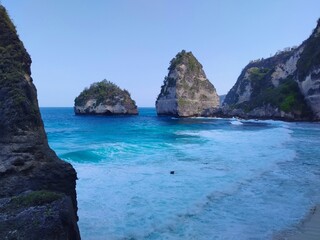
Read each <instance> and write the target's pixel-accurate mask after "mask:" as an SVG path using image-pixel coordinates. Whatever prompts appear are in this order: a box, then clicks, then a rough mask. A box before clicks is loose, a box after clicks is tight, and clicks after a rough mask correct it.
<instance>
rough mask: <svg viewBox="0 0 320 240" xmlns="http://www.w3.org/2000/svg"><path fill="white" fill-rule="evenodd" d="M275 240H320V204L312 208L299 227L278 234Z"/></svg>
mask: <svg viewBox="0 0 320 240" xmlns="http://www.w3.org/2000/svg"><path fill="white" fill-rule="evenodd" d="M272 239H273V240H318V239H320V204H317V205H315V206H314V207H312V208H311V209H310V210H309V212H308V213H307V214H306V216H305V217H304V218H303V219H302V220H301V221H300V223H298V224H297V225H294V226H292V228H288V229H286V230H283V231H281V232H279V233H276V234H275V235H274V237H273V238H272Z"/></svg>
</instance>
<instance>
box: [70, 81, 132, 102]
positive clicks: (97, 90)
mask: <svg viewBox="0 0 320 240" xmlns="http://www.w3.org/2000/svg"><path fill="white" fill-rule="evenodd" d="M91 99H95V100H96V105H99V104H100V103H106V102H107V103H108V104H112V105H115V104H117V103H118V102H120V103H121V104H126V103H128V104H134V105H135V101H134V100H132V99H131V97H130V93H129V92H128V91H127V90H126V89H124V90H122V89H121V88H120V87H118V86H117V85H116V84H114V83H113V82H110V81H108V80H106V79H104V80H103V81H101V82H96V83H93V84H91V85H90V87H89V88H85V89H84V90H83V91H82V92H81V93H80V95H79V96H78V97H76V99H75V100H74V103H75V105H76V106H82V105H85V104H86V102H87V101H89V100H91Z"/></svg>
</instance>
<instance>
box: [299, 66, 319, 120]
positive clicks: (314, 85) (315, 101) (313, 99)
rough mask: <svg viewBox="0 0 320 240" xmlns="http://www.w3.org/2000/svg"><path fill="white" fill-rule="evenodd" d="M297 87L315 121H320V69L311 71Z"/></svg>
mask: <svg viewBox="0 0 320 240" xmlns="http://www.w3.org/2000/svg"><path fill="white" fill-rule="evenodd" d="M299 86H300V89H301V91H302V93H303V95H304V96H305V98H306V100H307V101H308V103H309V105H310V107H311V109H312V111H313V112H314V114H315V115H316V117H317V119H320V69H315V70H313V71H311V73H310V74H309V75H308V76H307V77H306V78H305V79H304V80H303V81H302V82H299Z"/></svg>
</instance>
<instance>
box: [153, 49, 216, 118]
mask: <svg viewBox="0 0 320 240" xmlns="http://www.w3.org/2000/svg"><path fill="white" fill-rule="evenodd" d="M168 70H169V73H168V76H166V77H165V79H164V83H163V85H162V87H161V92H160V94H159V96H158V98H157V101H156V110H157V114H158V115H168V116H175V117H193V116H209V115H211V114H212V112H214V111H215V110H216V109H218V108H219V96H218V94H217V92H216V89H215V87H214V86H213V85H212V83H211V82H210V81H209V80H208V79H207V77H206V74H205V72H204V71H203V69H202V65H201V64H200V63H199V62H198V60H197V59H196V58H195V57H194V56H193V54H192V52H186V51H185V50H182V51H181V52H180V53H178V54H177V55H176V57H175V58H173V59H172V60H171V62H170V66H169V68H168Z"/></svg>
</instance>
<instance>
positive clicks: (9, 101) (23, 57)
mask: <svg viewBox="0 0 320 240" xmlns="http://www.w3.org/2000/svg"><path fill="white" fill-rule="evenodd" d="M30 65H31V58H30V56H29V54H28V53H27V51H26V49H25V48H24V46H23V43H22V42H21V41H20V39H19V36H18V34H17V31H16V28H15V26H14V24H13V23H12V21H11V19H10V17H9V15H8V13H7V11H6V9H5V8H4V7H3V6H2V5H0V86H1V89H0V127H1V128H2V129H4V131H7V130H8V128H7V127H8V123H7V122H5V121H6V119H10V122H11V123H15V124H10V126H11V128H12V126H14V127H17V128H20V129H29V128H30V127H33V126H38V125H39V124H40V117H39V115H38V113H37V102H36V98H35V97H34V95H33V93H31V92H32V91H33V90H34V92H35V89H33V85H32V86H30V85H29V83H28V81H29V82H30V83H31V82H32V78H31V77H30V75H31V71H30ZM12 109H14V111H13V110H12ZM6 126H7V127H6Z"/></svg>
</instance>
